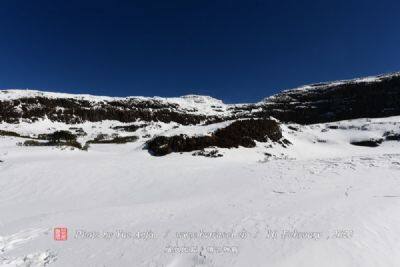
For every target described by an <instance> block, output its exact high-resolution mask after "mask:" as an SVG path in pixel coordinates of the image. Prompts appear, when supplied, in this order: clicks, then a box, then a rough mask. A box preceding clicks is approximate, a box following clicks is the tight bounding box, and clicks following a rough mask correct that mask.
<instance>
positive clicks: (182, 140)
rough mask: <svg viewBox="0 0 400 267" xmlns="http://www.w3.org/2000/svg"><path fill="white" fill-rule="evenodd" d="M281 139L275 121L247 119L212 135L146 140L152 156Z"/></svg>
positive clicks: (177, 136) (251, 144)
mask: <svg viewBox="0 0 400 267" xmlns="http://www.w3.org/2000/svg"><path fill="white" fill-rule="evenodd" d="M281 138H282V132H281V129H280V127H279V124H278V123H277V122H276V121H274V120H267V119H256V120H254V119H250V120H240V121H235V122H233V123H232V124H230V125H229V126H227V127H225V128H221V129H218V130H216V131H215V132H214V133H212V134H211V135H206V136H193V137H189V136H186V135H176V136H170V137H167V136H157V137H155V138H153V139H151V140H150V141H148V142H147V149H148V150H149V152H150V153H151V154H153V155H155V156H163V155H166V154H169V153H172V152H189V151H194V150H202V149H204V148H207V147H212V146H214V147H221V148H232V147H238V146H243V147H254V146H255V145H256V143H255V141H258V142H266V141H268V140H271V141H275V142H276V141H278V140H279V139H281Z"/></svg>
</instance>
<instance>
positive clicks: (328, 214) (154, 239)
mask: <svg viewBox="0 0 400 267" xmlns="http://www.w3.org/2000/svg"><path fill="white" fill-rule="evenodd" d="M138 124H140V123H138ZM115 125H121V123H118V122H112V121H105V122H101V123H85V124H82V125H73V126H74V127H81V128H82V129H84V130H85V132H87V133H88V136H85V137H82V139H81V140H80V141H82V142H83V141H85V140H89V139H90V138H91V137H93V136H96V134H98V133H100V132H103V133H104V132H106V133H110V134H111V133H113V131H114V130H111V129H110V126H115ZM225 125H226V123H221V124H218V125H209V126H185V127H186V128H183V126H180V127H178V128H176V127H174V126H176V125H174V124H162V123H154V124H151V125H149V126H147V127H145V128H140V129H139V130H138V132H135V133H133V134H135V135H139V136H140V139H139V140H138V141H137V142H135V143H129V144H123V145H113V144H108V145H104V144H103V145H92V146H91V147H90V148H89V150H88V151H81V150H77V149H75V150H71V149H60V148H56V147H23V146H17V145H16V143H17V142H21V141H23V139H21V138H15V137H0V160H1V161H2V162H0V266H47V265H48V266H107V267H108V266H118V267H121V266H169V267H173V266H174V267H178V266H183V267H186V266H245V267H247V266H285V267H286V266H289V267H291V266H307V267H310V266H318V267H319V266H334V267H337V266H349V267H353V266H363V267H367V266H399V265H400V254H399V253H398V252H399V251H400V150H399V149H400V142H397V141H388V142H383V143H382V145H381V146H379V147H376V148H369V147H359V146H353V145H351V144H350V142H351V141H355V140H361V139H366V138H380V137H382V135H383V134H384V133H385V132H386V131H394V132H399V131H400V117H390V118H384V119H359V120H353V121H342V122H335V123H328V124H316V125H309V126H298V125H291V127H289V125H283V126H282V128H283V131H284V133H283V134H284V136H285V138H287V139H288V140H289V141H290V142H291V143H292V145H290V146H289V147H287V148H283V147H282V146H281V145H279V144H269V143H258V144H257V147H256V148H252V149H249V148H238V149H230V150H229V149H220V152H221V153H222V154H223V155H224V156H223V157H221V158H206V157H200V156H192V153H182V154H179V153H176V154H170V155H167V156H164V157H153V156H151V155H150V154H149V153H148V152H147V151H146V150H144V149H143V144H144V142H145V141H146V140H147V138H143V137H142V136H144V135H146V134H150V135H151V136H152V135H154V134H164V135H172V134H179V133H182V132H185V133H193V134H195V133H202V134H206V133H207V132H210V131H213V130H215V129H216V128H218V127H224V126H225ZM293 126H294V127H297V128H298V130H297V131H296V130H293V129H294V128H293ZM329 126H337V129H331V128H336V127H329ZM69 127H71V125H64V124H57V123H52V124H51V123H50V122H49V121H38V122H36V123H33V124H28V123H27V124H24V123H21V124H5V123H3V124H0V129H1V130H8V131H16V132H18V133H23V134H39V133H44V132H52V131H53V130H54V129H58V130H60V129H65V130H67V129H68V128H69ZM196 127H197V128H196ZM107 131H108V132H107ZM123 134H124V133H123ZM85 138H86V139H85ZM265 153H268V154H265ZM57 227H66V228H68V240H66V241H55V240H54V237H53V231H54V228H57Z"/></svg>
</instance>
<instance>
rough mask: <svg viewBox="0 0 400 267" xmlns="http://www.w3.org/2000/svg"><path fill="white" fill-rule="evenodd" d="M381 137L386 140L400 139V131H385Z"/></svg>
mask: <svg viewBox="0 0 400 267" xmlns="http://www.w3.org/2000/svg"><path fill="white" fill-rule="evenodd" d="M383 137H385V140H386V141H400V133H394V132H386V133H385V134H384V135H383Z"/></svg>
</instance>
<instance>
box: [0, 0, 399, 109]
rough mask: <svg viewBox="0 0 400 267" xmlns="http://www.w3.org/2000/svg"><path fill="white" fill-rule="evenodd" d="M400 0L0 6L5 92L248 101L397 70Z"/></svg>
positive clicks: (13, 0)
mask: <svg viewBox="0 0 400 267" xmlns="http://www.w3.org/2000/svg"><path fill="white" fill-rule="evenodd" d="M399 14H400V1H382V0H381V1H371V0H362V1H361V0H360V1H352V0H347V1H344V0H330V1H311V0H303V1H299V0H281V1H251V0H247V1H207V0H202V1H197V0H185V1H166V0H162V1H151V0H148V1H134V0H131V1H111V0H110V1H73V0H68V1H61V0H60V1H54V0H49V1H40V0H35V1H19V0H4V1H1V3H0V37H1V40H0V62H1V65H0V88H3V89H4V88H36V89H43V90H52V91H62V92H70V93H91V94H101V95H115V96H126V95H145V96H153V95H159V96H179V95H184V94H192V93H194V94H206V95H211V96H214V97H217V98H220V99H223V100H224V101H225V102H228V103H229V102H252V101H257V100H260V99H262V98H263V97H265V96H268V95H271V94H273V93H276V92H278V91H280V90H282V89H285V88H290V87H295V86H298V85H302V84H306V83H313V82H318V81H326V80H335V79H346V78H353V77H358V76H366V75H372V74H380V73H385V72H392V71H398V70H400V15H399Z"/></svg>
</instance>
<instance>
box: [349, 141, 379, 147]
mask: <svg viewBox="0 0 400 267" xmlns="http://www.w3.org/2000/svg"><path fill="white" fill-rule="evenodd" d="M382 142H383V139H369V140H362V141H353V142H351V144H352V145H354V146H366V147H377V146H379V145H380V144H382Z"/></svg>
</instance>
